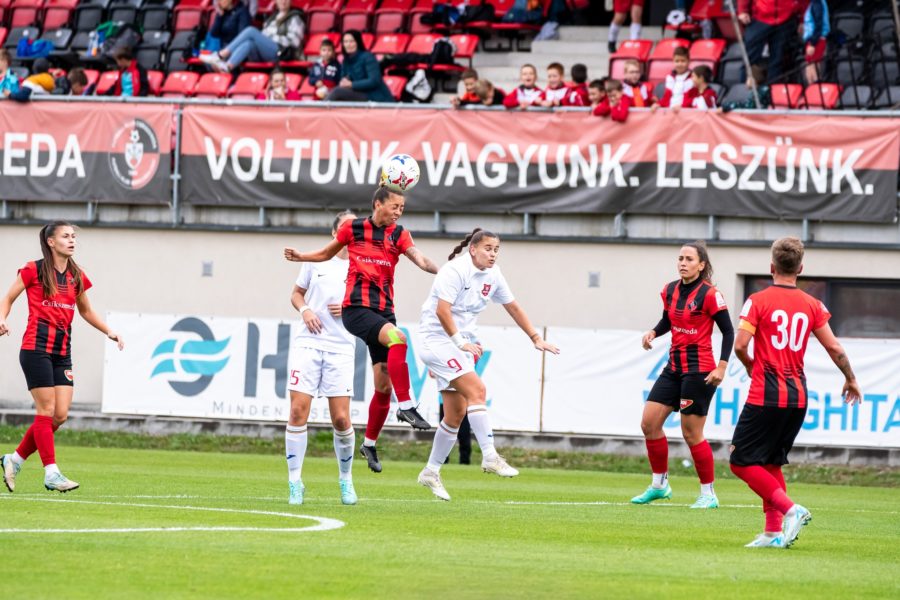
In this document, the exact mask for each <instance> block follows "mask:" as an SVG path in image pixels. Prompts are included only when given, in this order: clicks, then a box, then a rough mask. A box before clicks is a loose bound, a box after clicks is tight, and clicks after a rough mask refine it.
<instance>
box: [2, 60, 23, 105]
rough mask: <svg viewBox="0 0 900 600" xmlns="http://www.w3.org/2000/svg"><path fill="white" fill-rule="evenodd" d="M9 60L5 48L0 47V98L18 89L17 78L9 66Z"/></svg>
mask: <svg viewBox="0 0 900 600" xmlns="http://www.w3.org/2000/svg"><path fill="white" fill-rule="evenodd" d="M11 62H12V61H11V60H10V56H9V52H8V51H7V50H6V48H0V98H6V97H8V96H9V95H10V94H13V93H15V92H18V91H19V78H18V77H17V76H16V74H15V73H13V72H12V70H10V68H9V65H10V63H11Z"/></svg>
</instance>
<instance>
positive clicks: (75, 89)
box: [66, 67, 97, 96]
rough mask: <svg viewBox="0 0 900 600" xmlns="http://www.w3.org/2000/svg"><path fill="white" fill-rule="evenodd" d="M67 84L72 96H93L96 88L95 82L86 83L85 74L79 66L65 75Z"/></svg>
mask: <svg viewBox="0 0 900 600" xmlns="http://www.w3.org/2000/svg"><path fill="white" fill-rule="evenodd" d="M66 82H67V83H68V84H69V94H70V95H72V96H93V95H94V90H96V89H97V84H96V83H91V84H89V83H88V78H87V75H86V74H85V72H84V69H82V68H81V67H75V68H74V69H72V70H71V71H69V74H68V75H66Z"/></svg>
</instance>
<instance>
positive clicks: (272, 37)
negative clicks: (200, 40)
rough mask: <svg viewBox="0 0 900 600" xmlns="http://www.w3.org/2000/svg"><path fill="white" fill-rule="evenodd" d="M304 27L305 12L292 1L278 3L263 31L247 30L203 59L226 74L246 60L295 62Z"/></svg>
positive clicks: (204, 55)
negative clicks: (292, 6)
mask: <svg viewBox="0 0 900 600" xmlns="http://www.w3.org/2000/svg"><path fill="white" fill-rule="evenodd" d="M303 27H304V25H303V13H302V12H301V11H299V10H296V9H294V8H291V0H275V12H274V13H273V14H272V16H270V17H269V18H268V19H266V22H265V23H264V24H263V28H262V31H260V30H259V29H256V28H255V27H245V28H244V30H243V31H241V32H240V33H239V34H238V36H237V37H236V38H234V39H233V40H232V41H231V43H230V44H228V46H226V47H225V48H224V49H222V50H219V51H218V52H213V53H211V54H201V55H200V60H202V61H203V62H205V63H207V64H209V65H211V66H212V67H213V69H215V70H217V71H221V72H224V73H228V72H230V71H232V70H234V69H235V67H238V66H240V65H241V64H242V63H243V62H244V61H245V60H251V61H253V62H259V61H261V62H275V61H276V60H278V59H279V58H282V59H285V60H293V59H294V58H296V56H297V51H298V49H299V48H300V45H301V43H302V42H303Z"/></svg>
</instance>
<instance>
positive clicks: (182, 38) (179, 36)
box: [169, 30, 197, 51]
mask: <svg viewBox="0 0 900 600" xmlns="http://www.w3.org/2000/svg"><path fill="white" fill-rule="evenodd" d="M196 35H197V34H196V33H194V32H193V31H189V30H186V31H176V32H175V35H173V36H172V41H170V42H169V50H170V51H171V50H184V49H185V48H192V47H193V46H194V37H195V36H196Z"/></svg>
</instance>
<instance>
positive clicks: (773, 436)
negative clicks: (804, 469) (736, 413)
mask: <svg viewBox="0 0 900 600" xmlns="http://www.w3.org/2000/svg"><path fill="white" fill-rule="evenodd" d="M805 418H806V408H778V407H776V406H757V405H755V404H745V405H744V410H742V411H741V417H740V418H739V419H738V423H737V427H735V428H734V437H733V438H732V440H731V464H733V465H738V466H739V467H747V466H750V465H786V464H788V452H790V451H791V448H792V447H793V446H794V440H795V439H797V434H798V433H800V428H801V427H803V420H804V419H805Z"/></svg>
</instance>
